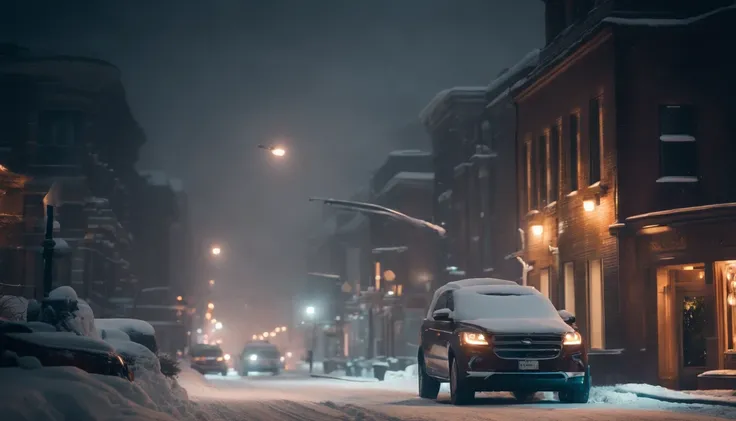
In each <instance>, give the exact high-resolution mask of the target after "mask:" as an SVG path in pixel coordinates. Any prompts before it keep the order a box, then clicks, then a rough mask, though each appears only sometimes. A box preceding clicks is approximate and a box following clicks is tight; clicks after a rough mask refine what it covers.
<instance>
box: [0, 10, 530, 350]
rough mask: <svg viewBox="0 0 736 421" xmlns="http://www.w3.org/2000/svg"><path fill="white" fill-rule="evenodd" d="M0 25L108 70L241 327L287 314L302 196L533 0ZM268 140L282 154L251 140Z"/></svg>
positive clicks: (229, 316) (391, 144)
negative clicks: (175, 185) (210, 248)
mask: <svg viewBox="0 0 736 421" xmlns="http://www.w3.org/2000/svg"><path fill="white" fill-rule="evenodd" d="M0 39H1V40H2V41H4V42H7V41H11V42H17V43H19V44H22V45H24V46H27V47H31V48H33V49H37V50H41V51H45V52H59V53H68V54H81V55H88V56H93V57H98V58H102V59H105V60H108V61H110V62H112V63H113V64H115V65H116V66H118V67H119V68H120V69H121V71H122V74H123V79H124V83H125V86H126V89H127V93H128V98H129V101H130V104H131V107H132V109H133V112H134V114H135V116H136V118H137V120H138V121H139V123H140V124H141V125H142V126H143V128H144V129H145V131H146V134H147V138H148V142H147V144H146V145H145V146H144V147H143V149H142V150H141V156H140V164H139V168H141V169H161V170H163V171H165V172H166V173H168V174H170V175H171V176H173V177H177V178H180V179H182V180H183V182H184V186H185V188H186V190H187V192H188V194H189V199H190V206H191V211H192V227H193V230H194V232H195V233H196V235H197V238H199V239H201V240H202V241H204V239H219V240H220V241H222V242H223V244H227V250H226V256H225V257H226V260H225V262H224V264H223V266H222V268H221V270H222V273H221V274H219V275H218V284H217V294H218V295H220V296H221V297H228V299H227V300H224V299H223V300H222V305H221V306H219V307H218V309H222V312H221V313H220V314H221V316H218V319H220V320H223V321H224V322H226V323H228V326H229V327H232V328H237V329H242V334H243V335H244V336H250V334H251V333H254V332H256V331H263V330H266V329H270V328H271V327H273V326H276V325H281V324H287V323H288V322H289V321H290V320H289V319H288V313H289V310H290V309H289V304H290V301H289V293H290V291H291V288H292V287H293V286H294V285H298V284H299V283H300V282H301V279H302V278H303V274H304V271H305V266H306V262H305V259H304V255H305V249H306V240H307V237H308V235H309V234H311V233H312V232H313V231H314V230H315V224H319V216H320V211H321V209H320V208H319V206H318V205H316V204H314V203H309V202H308V201H307V198H308V197H309V196H311V195H317V196H331V197H342V198H347V197H349V196H350V195H351V194H353V193H354V192H355V191H357V190H358V189H360V188H361V187H363V186H365V185H366V183H367V182H368V178H369V177H370V174H371V171H372V170H374V169H375V168H376V167H377V166H379V165H380V164H381V163H382V161H383V159H384V157H385V155H386V154H387V153H388V152H390V151H391V150H393V149H395V148H396V147H397V145H396V140H395V139H393V138H391V136H390V134H391V133H393V132H395V131H396V130H397V129H399V128H401V127H403V126H406V125H407V124H410V123H412V122H414V121H416V119H417V114H418V113H419V111H420V110H421V109H422V108H423V107H424V106H425V105H426V104H427V102H428V101H429V100H430V99H431V98H432V97H433V96H434V95H435V93H436V92H437V91H439V90H441V89H445V88H448V87H451V86H456V85H462V86H468V85H486V84H488V83H489V82H490V81H491V80H492V79H493V78H494V76H495V75H497V74H498V73H499V72H500V71H501V70H502V68H504V67H508V66H510V65H512V64H513V63H514V62H516V61H517V60H518V59H520V58H521V57H522V56H523V55H524V54H525V53H526V52H527V51H529V50H531V49H532V48H535V47H539V46H541V44H542V42H543V2H541V1H539V0H514V1H509V0H495V1H494V0H443V1H440V0H380V1H377V0H371V1H368V0H352V1H349V0H342V1H337V0H311V1H309V0H292V1H287V0H261V1H256V0H253V1H246V0H242V1H236V0H212V1H186V0H176V1H175V0H161V1H150V0H148V1H143V0H126V1H119V0H118V1H115V0H110V1H103V0H100V1H81V0H74V1H47V2H41V1H32V0H17V1H10V0H4V1H2V2H1V5H0ZM277 141H278V142H280V143H282V144H284V145H285V147H286V148H288V150H289V154H288V155H287V157H286V159H283V160H274V159H273V157H271V156H269V155H268V154H265V153H264V152H263V151H261V150H259V149H257V148H256V145H258V144H260V143H272V142H277ZM420 146H421V145H420ZM425 148H429V143H428V142H427V144H426V145H425ZM201 281H202V282H205V280H201ZM245 304H247V305H248V306H247V307H245ZM246 326H248V327H246ZM251 326H253V328H252V329H251V328H250V327H251Z"/></svg>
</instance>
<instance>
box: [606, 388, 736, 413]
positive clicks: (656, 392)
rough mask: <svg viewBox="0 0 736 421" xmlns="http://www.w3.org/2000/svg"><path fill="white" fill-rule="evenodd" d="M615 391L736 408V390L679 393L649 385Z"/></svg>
mask: <svg viewBox="0 0 736 421" xmlns="http://www.w3.org/2000/svg"><path fill="white" fill-rule="evenodd" d="M615 390H616V391H617V392H621V393H631V394H634V395H636V396H638V397H640V398H649V399H657V400H660V401H665V402H673V403H682V404H702V405H723V406H732V407H734V408H736V391H734V390H688V391H677V390H671V389H667V388H664V387H661V386H652V385H649V384H622V385H619V386H616V388H615Z"/></svg>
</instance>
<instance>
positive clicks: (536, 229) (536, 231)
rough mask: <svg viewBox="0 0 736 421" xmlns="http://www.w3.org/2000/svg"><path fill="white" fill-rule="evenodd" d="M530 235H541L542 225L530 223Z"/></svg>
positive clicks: (542, 231) (542, 232)
mask: <svg viewBox="0 0 736 421" xmlns="http://www.w3.org/2000/svg"><path fill="white" fill-rule="evenodd" d="M531 230H532V235H534V236H535V237H541V236H542V234H544V227H543V226H542V225H532V226H531Z"/></svg>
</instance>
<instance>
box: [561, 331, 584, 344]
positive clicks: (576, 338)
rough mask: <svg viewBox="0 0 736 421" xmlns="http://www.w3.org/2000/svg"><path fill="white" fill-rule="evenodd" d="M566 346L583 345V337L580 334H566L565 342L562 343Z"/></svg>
mask: <svg viewBox="0 0 736 421" xmlns="http://www.w3.org/2000/svg"><path fill="white" fill-rule="evenodd" d="M562 343H563V344H564V345H566V346H569V345H581V344H582V343H583V337H582V336H580V334H579V333H578V332H569V333H566V334H565V340H564V341H563V342H562Z"/></svg>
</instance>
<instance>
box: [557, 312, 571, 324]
mask: <svg viewBox="0 0 736 421" xmlns="http://www.w3.org/2000/svg"><path fill="white" fill-rule="evenodd" d="M557 313H558V314H559V315H560V317H561V318H562V320H564V321H565V323H567V324H569V325H572V324H573V323H575V315H574V314H572V313H570V312H569V311H567V310H560V311H558V312H557Z"/></svg>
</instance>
